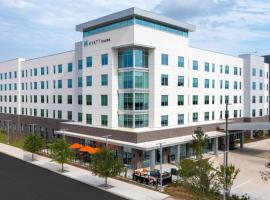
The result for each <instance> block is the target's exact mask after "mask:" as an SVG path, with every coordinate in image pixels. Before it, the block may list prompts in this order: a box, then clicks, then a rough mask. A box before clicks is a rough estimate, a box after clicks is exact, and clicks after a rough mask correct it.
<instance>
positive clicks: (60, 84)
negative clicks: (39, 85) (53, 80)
mask: <svg viewBox="0 0 270 200" xmlns="http://www.w3.org/2000/svg"><path fill="white" fill-rule="evenodd" d="M61 88H62V80H58V89H61Z"/></svg>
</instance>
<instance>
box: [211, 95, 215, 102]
mask: <svg viewBox="0 0 270 200" xmlns="http://www.w3.org/2000/svg"><path fill="white" fill-rule="evenodd" d="M212 104H215V95H212Z"/></svg>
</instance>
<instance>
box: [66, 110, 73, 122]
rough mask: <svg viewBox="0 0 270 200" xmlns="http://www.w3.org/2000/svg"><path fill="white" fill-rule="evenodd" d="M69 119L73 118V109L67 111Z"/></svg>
mask: <svg viewBox="0 0 270 200" xmlns="http://www.w3.org/2000/svg"><path fill="white" fill-rule="evenodd" d="M67 118H68V120H72V111H67Z"/></svg>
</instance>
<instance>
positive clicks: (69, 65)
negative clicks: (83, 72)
mask: <svg viewBox="0 0 270 200" xmlns="http://www.w3.org/2000/svg"><path fill="white" fill-rule="evenodd" d="M68 72H72V63H68Z"/></svg>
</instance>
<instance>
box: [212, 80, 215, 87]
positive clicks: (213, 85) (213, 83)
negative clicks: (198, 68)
mask: <svg viewBox="0 0 270 200" xmlns="http://www.w3.org/2000/svg"><path fill="white" fill-rule="evenodd" d="M212 88H215V80H214V79H212Z"/></svg>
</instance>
